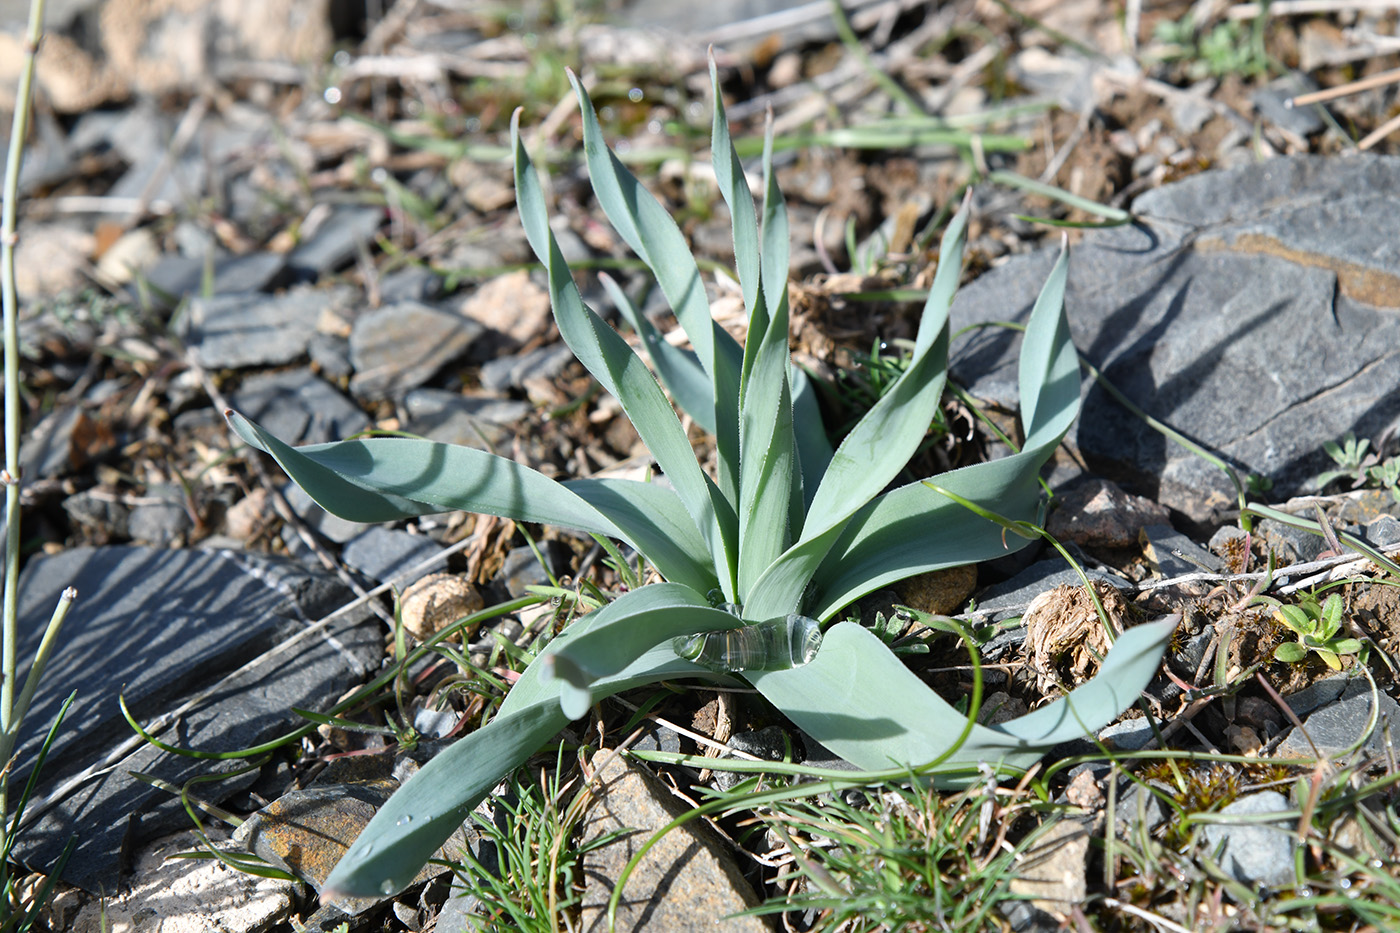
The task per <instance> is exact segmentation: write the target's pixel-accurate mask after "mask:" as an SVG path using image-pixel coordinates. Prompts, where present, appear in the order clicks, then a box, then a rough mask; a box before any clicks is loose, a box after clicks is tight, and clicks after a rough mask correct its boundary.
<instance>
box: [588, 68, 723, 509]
mask: <svg viewBox="0 0 1400 933" xmlns="http://www.w3.org/2000/svg"><path fill="white" fill-rule="evenodd" d="M569 81H570V82H572V84H573V86H574V92H575V94H577V95H578V100H579V111H580V113H581V115H582V117H583V152H584V159H585V160H586V162H587V164H588V175H589V179H590V180H591V182H592V184H593V192H594V194H595V195H596V196H597V198H598V203H599V205H600V206H601V207H602V208H603V212H604V213H605V214H607V215H608V220H609V221H610V222H611V223H612V225H613V228H614V229H615V230H617V233H618V235H619V236H620V237H622V239H623V242H625V243H626V244H627V245H628V246H629V247H630V248H631V249H632V252H634V253H636V254H637V256H638V257H639V258H640V259H641V260H642V261H643V262H645V263H646V265H647V268H649V269H650V270H651V273H652V275H654V276H655V277H656V282H657V284H658V285H660V286H661V292H662V294H664V295H665V296H666V300H667V301H668V302H670V304H671V310H672V311H674V312H675V314H676V319H677V320H678V321H679V322H680V325H681V328H682V329H683V330H684V331H685V333H686V336H687V337H689V338H690V343H691V346H693V347H694V348H695V353H696V356H697V357H698V358H699V360H700V365H701V366H703V367H704V369H705V372H706V373H707V374H708V375H709V377H710V382H711V384H712V385H713V386H714V398H713V404H714V409H715V415H714V418H713V419H711V420H712V421H713V422H714V425H715V428H716V431H715V445H716V450H717V452H718V457H719V469H718V472H719V486H720V489H721V490H723V492H724V495H725V496H726V497H727V498H728V499H729V501H730V502H731V503H732V502H734V501H736V499H737V492H738V484H739V370H740V367H741V365H742V362H743V350H742V349H741V348H740V347H739V345H738V344H737V343H736V342H735V341H734V338H733V337H731V336H729V334H728V333H727V332H725V330H724V328H722V327H720V326H719V325H718V324H717V323H716V322H715V320H714V318H713V317H712V316H711V314H710V303H709V299H708V298H707V297H706V295H705V286H704V284H703V283H702V282H701V280H700V270H699V268H698V267H697V266H696V265H695V258H694V257H693V256H692V255H691V253H690V248H689V246H688V245H687V244H686V242H685V237H684V236H683V235H682V234H681V231H680V228H679V227H677V226H676V222H675V220H673V219H672V218H671V215H670V214H668V213H667V212H666V209H665V208H664V207H662V206H661V205H660V204H659V203H657V200H656V198H654V197H653V196H652V194H651V192H649V191H647V190H646V188H644V187H643V186H642V184H641V183H640V182H639V181H637V179H636V177H635V176H634V175H633V174H632V173H631V172H629V171H628V170H627V168H626V166H624V165H623V164H622V162H621V161H620V160H619V159H618V158H617V156H616V155H615V154H614V153H613V152H612V150H610V149H609V148H608V147H607V145H606V144H605V143H604V142H603V131H602V129H601V128H600V127H599V126H598V116H597V114H596V113H595V112H594V110H593V102H592V101H591V100H590V99H589V97H588V92H587V91H586V90H584V87H583V85H582V84H581V83H580V82H579V80H578V78H577V77H575V76H574V74H573V72H569Z"/></svg>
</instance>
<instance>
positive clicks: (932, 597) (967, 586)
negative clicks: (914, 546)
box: [894, 564, 977, 616]
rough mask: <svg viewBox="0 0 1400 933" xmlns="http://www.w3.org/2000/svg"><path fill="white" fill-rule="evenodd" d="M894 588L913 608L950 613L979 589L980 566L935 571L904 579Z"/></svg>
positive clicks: (943, 613) (935, 612)
mask: <svg viewBox="0 0 1400 933" xmlns="http://www.w3.org/2000/svg"><path fill="white" fill-rule="evenodd" d="M894 587H895V590H896V592H898V593H899V598H900V599H902V600H903V601H904V605H906V606H908V607H909V608H910V609H917V610H919V611H920V612H931V613H933V614H934V615H939V616H946V615H950V614H952V613H954V612H956V611H957V610H958V607H960V606H961V605H962V604H963V603H964V602H966V601H967V598H968V597H969V596H971V595H972V591H973V590H975V589H976V588H977V567H976V566H974V565H972V564H966V565H964V566H962V567H949V568H947V569H945V570H931V571H929V572H928V573H921V574H919V575H918V576H914V577H910V578H909V579H907V580H901V581H899V582H898V583H896V584H895V585H894Z"/></svg>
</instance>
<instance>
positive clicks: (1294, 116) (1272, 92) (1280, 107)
mask: <svg viewBox="0 0 1400 933" xmlns="http://www.w3.org/2000/svg"><path fill="white" fill-rule="evenodd" d="M1316 90H1317V82H1316V81H1314V80H1313V79H1312V78H1309V77H1308V76H1307V75H1302V74H1288V75H1284V76H1283V77H1281V78H1276V79H1274V80H1273V81H1270V82H1269V83H1268V84H1267V85H1266V86H1265V87H1262V88H1260V89H1259V90H1257V91H1255V92H1254V109H1255V110H1257V111H1259V116H1261V117H1263V118H1264V119H1265V120H1268V121H1269V122H1270V123H1272V124H1274V125H1275V126H1277V127H1278V128H1279V129H1281V130H1284V131H1285V132H1288V133H1292V134H1293V135H1295V136H1311V135H1312V134H1314V133H1321V132H1322V131H1323V130H1325V129H1326V128H1327V121H1325V120H1323V119H1322V115H1321V114H1320V113H1318V110H1319V107H1318V105H1316V104H1314V105H1312V106H1310V107H1290V106H1288V101H1289V100H1291V99H1292V98H1294V97H1296V96H1298V95H1299V94H1310V93H1312V92H1313V91H1316Z"/></svg>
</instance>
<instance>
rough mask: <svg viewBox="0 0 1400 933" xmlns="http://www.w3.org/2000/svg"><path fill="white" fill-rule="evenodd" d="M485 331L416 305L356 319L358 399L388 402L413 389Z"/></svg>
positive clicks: (353, 386) (353, 356)
mask: <svg viewBox="0 0 1400 933" xmlns="http://www.w3.org/2000/svg"><path fill="white" fill-rule="evenodd" d="M484 331H485V328H484V327H482V326H481V325H480V324H478V323H477V322H476V321H473V320H471V319H470V318H467V317H464V316H462V315H460V314H454V313H452V312H450V311H443V310H441V309H439V308H434V307H432V306H430V305H425V304H419V303H418V302H416V301H404V302H400V303H399V304H394V305H386V306H385V307H383V308H380V309H379V310H378V311H373V312H371V313H369V314H365V315H362V316H361V317H359V318H358V319H356V321H355V325H354V329H353V330H352V331H351V332H350V361H351V363H353V364H354V366H355V375H354V377H353V378H352V379H351V380H350V391H351V392H353V393H354V394H355V395H356V396H357V397H359V398H370V399H379V398H392V397H397V396H401V395H403V394H404V393H405V392H407V391H408V390H409V389H414V388H417V387H418V386H420V385H422V384H423V383H425V382H427V381H428V380H429V379H431V378H432V376H433V374H434V373H436V372H437V371H438V370H439V369H441V368H442V367H443V366H444V365H446V364H447V363H448V362H450V361H451V360H453V359H455V358H457V357H458V356H460V355H461V354H462V353H463V352H465V351H466V349H467V347H469V346H471V343H472V341H474V340H476V338H477V337H479V336H481V334H482V333H483V332H484Z"/></svg>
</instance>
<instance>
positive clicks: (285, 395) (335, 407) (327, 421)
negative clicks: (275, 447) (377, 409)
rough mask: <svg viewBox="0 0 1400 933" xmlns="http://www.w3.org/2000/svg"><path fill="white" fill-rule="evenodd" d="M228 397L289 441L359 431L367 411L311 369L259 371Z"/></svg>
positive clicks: (312, 441) (334, 438) (317, 440)
mask: <svg viewBox="0 0 1400 933" xmlns="http://www.w3.org/2000/svg"><path fill="white" fill-rule="evenodd" d="M229 403H230V404H231V405H233V407H234V408H235V409H237V410H238V411H239V412H240V413H242V414H244V415H246V416H247V417H249V418H251V419H253V420H254V421H256V422H258V423H259V424H261V425H262V426H263V427H265V428H267V429H268V430H269V431H271V432H272V433H273V434H275V435H277V437H278V438H280V439H281V440H283V441H286V442H287V443H288V444H324V443H326V442H327V441H338V440H342V439H344V438H347V437H349V436H350V435H352V434H358V433H359V432H360V431H363V430H364V429H365V428H367V427H369V423H370V422H369V417H368V416H366V415H365V413H364V412H363V411H361V410H360V408H359V406H357V405H356V404H355V403H354V402H351V401H350V400H349V399H348V398H346V397H345V396H343V395H341V394H340V393H339V392H337V391H336V390H335V389H334V388H333V387H332V386H331V385H330V383H328V382H326V381H325V380H324V379H320V378H318V377H317V376H316V375H315V374H314V373H312V372H311V370H309V369H292V370H285V371H282V372H272V373H259V374H258V375H256V376H252V377H250V378H248V379H247V380H246V381H245V382H244V383H243V385H242V386H240V387H239V389H238V391H237V392H234V393H233V394H232V395H231V396H230V397H229Z"/></svg>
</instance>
